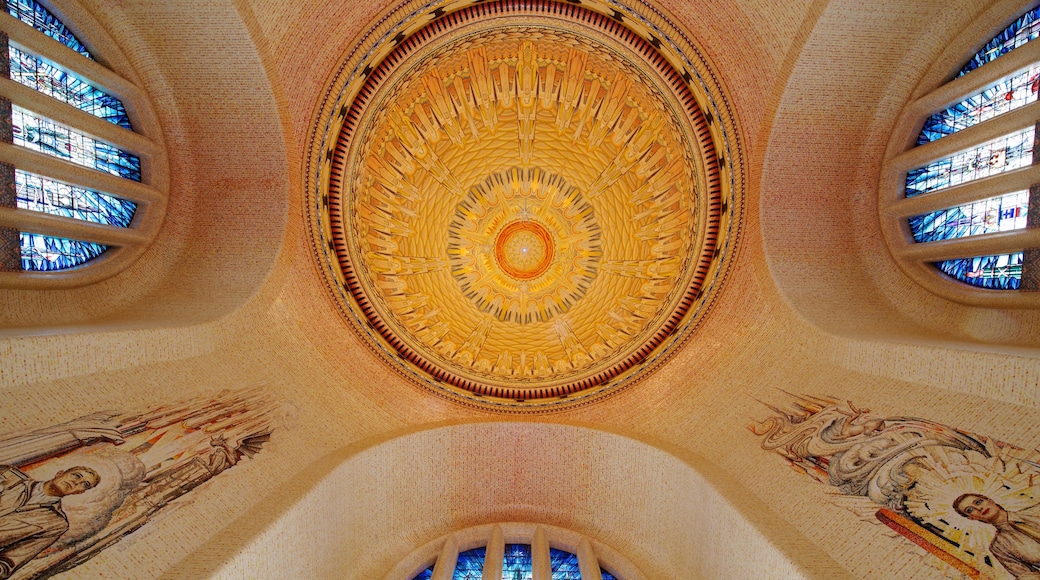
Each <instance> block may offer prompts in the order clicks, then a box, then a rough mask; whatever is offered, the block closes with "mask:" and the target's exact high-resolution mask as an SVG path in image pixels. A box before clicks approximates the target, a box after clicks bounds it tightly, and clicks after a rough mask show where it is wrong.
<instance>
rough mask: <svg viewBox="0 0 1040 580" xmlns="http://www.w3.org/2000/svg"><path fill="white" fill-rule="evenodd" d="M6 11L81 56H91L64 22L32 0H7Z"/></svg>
mask: <svg viewBox="0 0 1040 580" xmlns="http://www.w3.org/2000/svg"><path fill="white" fill-rule="evenodd" d="M7 12H8V13H9V14H10V15H11V16H14V17H15V18H17V19H18V20H21V21H22V22H24V23H26V24H28V25H29V26H32V27H33V28H35V29H36V30H39V31H40V32H42V33H44V34H46V35H47V36H49V37H51V38H53V39H54V40H57V41H58V42H60V43H62V44H64V45H65V46H67V47H69V48H71V49H72V50H75V51H76V52H78V53H80V54H82V55H83V56H85V57H87V58H91V59H92V58H93V57H91V56H90V53H89V52H87V47H85V46H83V43H82V42H80V41H79V39H78V38H76V37H75V35H73V34H72V32H71V31H70V30H69V29H68V28H67V27H66V26H65V23H63V22H62V21H61V20H58V18H57V17H56V16H55V15H53V14H51V13H50V11H48V10H47V9H46V8H44V7H43V6H40V5H39V4H38V3H36V2H34V1H33V0H7Z"/></svg>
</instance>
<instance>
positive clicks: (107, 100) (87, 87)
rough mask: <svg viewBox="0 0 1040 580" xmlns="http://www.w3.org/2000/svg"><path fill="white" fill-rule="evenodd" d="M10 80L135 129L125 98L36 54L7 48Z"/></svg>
mask: <svg viewBox="0 0 1040 580" xmlns="http://www.w3.org/2000/svg"><path fill="white" fill-rule="evenodd" d="M8 52H9V54H10V57H11V58H10V61H11V79H12V80H14V81H17V82H19V83H21V84H23V85H25V86H27V87H29V88H31V89H35V90H37V91H40V92H41V93H43V94H45V95H48V96H51V97H54V98H55V99H58V100H59V101H63V102H66V103H68V104H70V105H72V106H73V107H76V108H77V109H79V110H81V111H84V112H87V113H90V114H91V115H94V116H95V117H100V118H102V119H104V120H106V121H108V122H109V123H112V124H114V125H119V126H120V127H123V128H124V129H132V127H131V126H130V118H129V117H127V115H126V108H125V107H124V106H123V103H122V101H120V100H119V99H117V98H115V97H113V96H112V95H109V94H108V93H106V92H104V91H102V90H100V89H98V88H97V87H94V86H93V85H91V84H89V83H88V82H87V81H85V80H83V79H81V78H79V77H77V76H75V75H71V74H69V73H67V72H65V71H63V70H60V69H58V68H55V67H54V66H52V65H51V64H50V63H48V62H47V61H45V60H43V59H41V58H38V57H36V56H35V55H32V54H29V53H26V52H22V51H21V50H18V49H17V48H15V47H13V46H12V47H10V48H9V49H8Z"/></svg>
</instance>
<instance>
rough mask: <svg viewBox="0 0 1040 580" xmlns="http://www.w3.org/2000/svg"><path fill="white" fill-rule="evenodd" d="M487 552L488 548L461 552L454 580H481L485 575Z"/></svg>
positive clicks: (456, 564)
mask: <svg viewBox="0 0 1040 580" xmlns="http://www.w3.org/2000/svg"><path fill="white" fill-rule="evenodd" d="M486 552H487V549H486V548H476V549H474V550H467V551H465V552H459V559H458V561H457V562H456V563H455V574H454V575H453V576H452V577H451V578H452V580H480V578H481V576H482V575H483V573H484V554H485V553H486Z"/></svg>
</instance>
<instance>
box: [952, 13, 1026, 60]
mask: <svg viewBox="0 0 1040 580" xmlns="http://www.w3.org/2000/svg"><path fill="white" fill-rule="evenodd" d="M1037 36H1040V8H1034V9H1032V10H1030V11H1029V12H1026V13H1025V14H1023V15H1022V16H1021V17H1019V18H1018V20H1015V21H1014V22H1012V23H1011V25H1010V26H1008V27H1007V28H1005V29H1004V30H1002V31H1001V32H1000V34H998V35H996V36H994V37H993V39H992V40H990V41H989V42H987V43H986V46H983V47H982V50H980V51H978V52H977V53H975V56H973V57H971V60H969V61H968V63H967V64H965V65H964V68H962V69H961V71H960V72H959V73H957V76H962V75H966V74H968V73H969V72H971V71H973V70H975V69H977V68H979V67H980V66H982V65H984V64H986V63H987V62H990V61H993V60H995V59H996V58H997V57H999V56H1000V55H1002V54H1007V53H1009V52H1011V51H1012V50H1014V49H1016V48H1018V47H1020V46H1022V45H1023V44H1025V43H1027V42H1029V41H1030V40H1033V39H1034V38H1036V37H1037Z"/></svg>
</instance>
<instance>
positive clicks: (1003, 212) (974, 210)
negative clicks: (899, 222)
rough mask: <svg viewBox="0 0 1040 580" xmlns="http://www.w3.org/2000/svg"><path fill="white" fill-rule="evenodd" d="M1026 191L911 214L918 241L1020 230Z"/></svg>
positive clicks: (1023, 217)
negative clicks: (922, 213)
mask: <svg viewBox="0 0 1040 580" xmlns="http://www.w3.org/2000/svg"><path fill="white" fill-rule="evenodd" d="M1028 211H1029V191H1028V190H1026V191H1018V192H1015V193H1008V194H1005V195H1001V196H997V197H991V198H989V199H983V200H979V201H975V202H972V203H967V204H964V205H959V206H957V207H951V208H948V209H942V210H939V211H933V212H932V213H928V214H924V215H919V216H915V217H912V218H910V231H911V232H912V233H913V234H914V240H916V241H918V242H935V241H938V240H951V239H954V238H964V237H968V236H977V235H980V234H991V233H994V232H1007V231H1013V230H1021V229H1025V227H1026V213H1027V212H1028Z"/></svg>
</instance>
